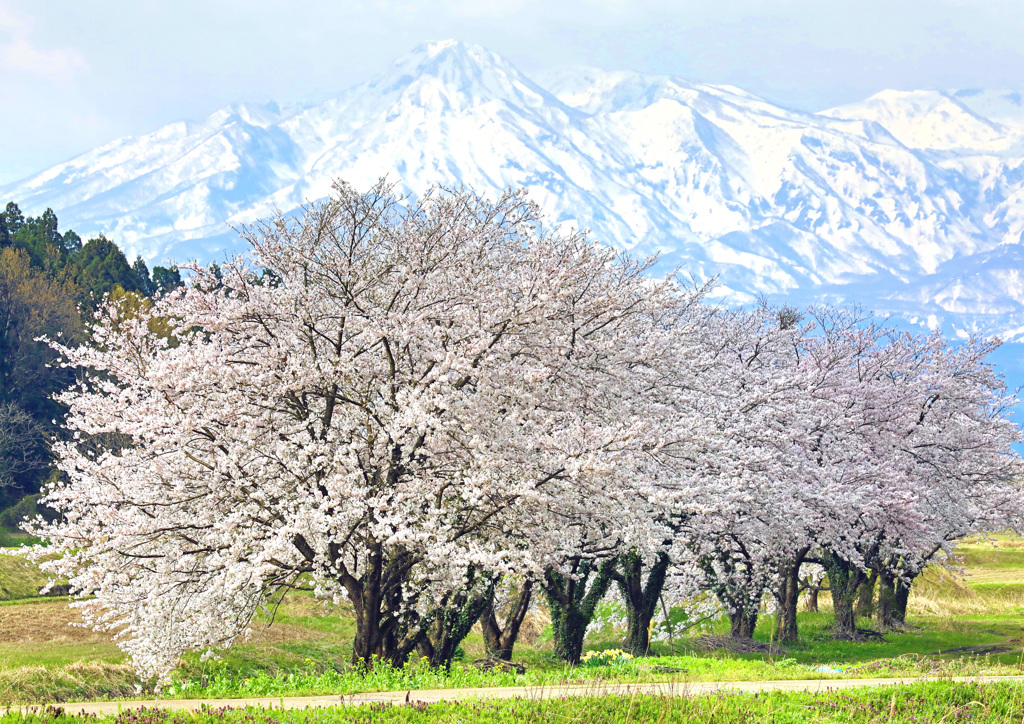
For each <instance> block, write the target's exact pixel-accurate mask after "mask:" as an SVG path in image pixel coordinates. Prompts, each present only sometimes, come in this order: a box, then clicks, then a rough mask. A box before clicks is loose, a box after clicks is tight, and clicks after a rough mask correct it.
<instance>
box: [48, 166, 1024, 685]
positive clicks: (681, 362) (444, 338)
mask: <svg viewBox="0 0 1024 724" xmlns="http://www.w3.org/2000/svg"><path fill="white" fill-rule="evenodd" d="M246 238H247V239H248V241H249V242H250V243H251V245H252V254H251V260H249V261H246V260H239V261H238V262H237V263H235V264H230V265H225V266H222V267H220V268H219V269H216V270H210V269H204V268H198V267H197V268H194V269H193V270H192V278H191V282H190V283H189V284H188V285H187V286H186V287H184V288H182V289H179V290H177V291H175V292H172V293H169V294H166V295H164V296H163V297H162V298H161V299H159V301H157V303H155V304H154V305H153V307H152V308H151V309H145V310H141V311H140V310H138V309H127V308H125V307H124V305H119V304H118V303H116V302H114V303H110V304H108V305H107V306H105V307H104V308H102V309H101V311H100V312H99V313H98V314H97V319H96V324H95V327H94V329H93V332H92V341H91V343H90V344H88V345H85V346H80V347H62V346H60V345H57V346H58V348H59V349H60V351H61V353H62V354H63V355H64V358H65V360H66V364H67V365H70V366H73V367H75V368H78V369H80V370H81V371H82V374H81V377H80V379H81V382H80V384H78V385H77V386H76V387H75V388H73V389H71V390H69V391H68V392H66V393H65V394H64V395H63V396H62V398H61V399H62V401H63V402H64V403H65V404H66V405H67V406H68V407H69V409H70V413H69V415H68V419H67V425H68V428H69V430H70V432H71V435H70V436H69V437H70V438H71V439H69V441H68V442H66V443H59V444H58V446H57V455H58V457H59V460H60V467H61V469H62V471H63V472H64V474H65V475H64V478H63V479H62V481H61V482H59V483H57V484H55V485H54V486H53V487H52V488H51V489H50V491H49V494H48V496H47V502H48V504H49V505H50V506H52V507H54V508H56V509H58V510H60V511H61V512H62V513H63V517H62V518H61V520H60V521H58V522H56V523H53V524H43V523H41V522H40V523H37V524H36V526H37V527H36V529H35V530H36V532H37V533H38V534H40V535H44V536H46V537H47V538H49V540H50V541H51V546H50V548H49V550H48V551H47V553H48V555H51V554H52V553H53V552H54V551H57V552H58V553H59V554H61V555H60V556H59V557H57V558H53V559H48V560H47V562H46V563H45V564H44V565H45V566H47V567H48V568H49V569H50V570H51V571H53V572H54V573H55V574H59V575H62V576H67V577H68V578H69V580H70V581H71V585H72V588H73V590H74V591H75V592H76V593H77V594H78V596H79V597H80V598H81V600H80V601H79V602H78V603H77V604H76V605H78V606H80V607H81V608H82V609H83V612H84V614H85V616H86V618H87V621H88V622H90V623H91V624H92V625H94V626H96V627H98V628H105V629H111V630H114V629H116V630H120V631H121V642H122V643H121V645H122V646H123V647H124V648H125V650H126V651H128V652H129V653H130V654H131V655H132V656H133V660H134V662H135V664H136V665H137V666H138V667H139V668H140V670H142V671H144V672H147V673H153V674H165V673H167V672H168V671H169V670H170V669H171V668H172V667H173V666H174V665H175V663H176V661H177V659H178V657H179V655H180V654H181V653H182V652H184V651H186V650H190V649H207V648H216V647H220V646H227V645H230V644H231V643H232V642H233V641H234V640H235V639H236V638H237V637H238V636H240V635H242V634H243V633H244V632H245V631H246V630H247V628H248V627H249V626H250V624H251V622H252V620H253V617H254V616H255V615H256V613H257V612H258V610H259V608H260V607H261V606H263V605H265V604H266V602H267V601H269V600H272V599H273V596H274V594H275V593H279V592H281V591H282V590H288V589H291V588H312V589H314V590H315V591H316V593H317V594H318V595H321V596H324V597H329V598H334V599H336V600H347V601H348V602H350V604H351V606H352V608H353V610H354V615H355V620H356V636H355V641H354V653H353V658H354V660H357V661H363V662H366V663H367V664H370V665H372V664H373V662H374V661H377V660H384V661H388V662H391V663H395V664H399V663H401V662H402V661H404V659H405V658H406V657H407V656H408V655H409V654H410V653H412V652H413V651H419V652H420V653H422V654H423V655H426V656H429V657H430V658H431V661H432V662H434V663H435V664H436V665H439V666H444V665H447V664H448V663H450V661H451V658H452V656H453V655H454V653H455V649H456V647H457V646H458V644H459V642H460V641H461V640H462V638H463V637H464V636H465V635H466V634H467V633H468V631H469V629H470V628H471V627H472V626H473V625H474V624H475V623H476V622H477V621H480V623H481V625H482V628H483V631H484V636H485V640H486V641H487V643H488V647H489V648H490V649H491V650H492V651H493V652H494V653H496V654H497V655H499V656H501V657H505V658H507V657H508V656H510V655H511V651H512V646H513V645H514V643H515V638H516V634H517V632H518V629H519V625H520V624H521V622H522V620H523V616H524V615H525V614H526V611H527V610H528V609H529V606H530V604H531V599H535V598H537V597H538V596H541V597H543V599H546V601H547V603H548V606H549V608H550V611H551V615H552V621H553V629H554V634H555V645H556V651H557V653H558V654H559V655H560V656H562V657H563V658H565V659H566V660H569V661H577V660H578V659H579V656H580V653H581V651H582V646H583V635H584V633H585V631H586V627H587V625H588V623H589V622H590V620H591V618H592V617H593V614H594V610H595V608H596V606H597V604H598V602H599V601H600V600H601V599H602V598H603V597H604V595H605V594H606V593H607V591H608V590H609V589H610V588H611V587H614V588H615V589H616V590H618V592H619V595H620V597H621V600H622V602H623V603H624V605H625V607H626V610H627V622H628V644H629V647H630V648H631V649H632V650H634V651H636V652H640V653H643V652H645V651H646V650H647V647H648V643H649V642H648V638H647V637H648V635H649V630H650V623H651V620H652V617H653V616H655V613H656V609H657V607H658V605H659V601H661V599H662V598H663V591H664V590H665V586H666V584H668V585H669V586H670V587H671V588H672V590H675V591H690V592H704V594H705V595H713V596H714V597H715V598H716V600H718V601H720V602H721V606H722V608H723V609H724V611H725V612H726V613H727V614H728V615H729V617H730V619H731V621H732V625H733V632H734V634H735V635H740V636H749V635H750V634H751V633H752V631H753V627H754V625H755V622H756V619H757V613H758V610H759V609H760V607H761V605H762V601H763V600H764V598H765V596H766V594H770V595H771V596H773V597H774V598H775V599H777V608H778V616H777V620H778V627H779V634H780V637H781V638H783V639H792V638H795V637H796V635H797V628H796V615H795V612H796V602H797V594H798V586H799V580H800V570H801V565H802V564H804V563H805V562H809V561H817V562H820V563H821V564H823V565H824V566H825V567H826V569H827V571H828V575H829V581H830V586H831V590H832V596H833V599H834V601H835V611H836V632H837V634H838V635H845V636H853V635H855V628H854V617H853V605H854V599H855V596H856V592H857V590H858V588H859V587H860V586H861V584H862V582H863V579H864V576H865V575H866V573H865V572H868V571H874V572H875V575H876V576H877V577H878V580H880V581H881V586H880V590H881V592H882V594H881V597H880V598H881V601H882V606H881V607H880V608H881V609H882V610H883V611H886V612H888V613H885V614H884V616H885V617H886V618H885V619H884V622H885V623H886V624H887V625H888V624H891V623H892V616H893V613H892V612H893V611H894V610H895V611H896V612H897V615H898V612H899V610H900V600H901V596H902V601H903V602H904V603H905V599H906V591H907V590H908V589H909V585H910V583H911V581H912V580H913V578H914V577H915V576H916V575H917V574H919V573H920V572H921V570H922V569H923V568H924V566H926V565H927V564H928V563H929V562H930V561H932V560H935V559H936V558H937V557H938V558H942V557H943V555H944V554H945V553H947V552H949V551H950V549H951V546H952V545H953V544H954V542H955V541H956V539H957V538H959V537H962V536H964V535H966V534H969V533H972V532H978V531H992V530H998V529H1003V528H1014V529H1019V528H1020V527H1021V520H1022V512H1024V505H1022V503H1024V497H1022V493H1021V489H1020V487H1019V485H1018V473H1019V468H1018V465H1019V461H1018V458H1017V457H1016V455H1015V454H1014V453H1013V451H1012V449H1011V445H1012V443H1013V442H1015V441H1016V440H1018V437H1019V433H1018V430H1017V428H1016V426H1015V425H1013V424H1012V423H1011V422H1010V421H1009V420H1008V419H1007V411H1008V406H1009V405H1010V403H1011V402H1012V397H1011V396H1010V395H1008V394H1007V392H1006V391H1005V389H1004V387H1003V384H1002V382H1001V380H1000V378H999V377H998V376H997V375H996V374H995V373H994V372H993V370H992V369H991V367H990V366H989V365H987V364H986V363H985V361H984V360H985V357H986V355H987V354H988V353H989V352H990V350H991V348H992V346H993V345H992V343H989V342H985V341H981V340H970V341H966V342H964V343H962V344H958V345H955V346H954V345H950V344H947V343H946V342H945V341H944V340H943V339H942V338H941V337H939V336H937V335H935V336H928V337H914V336H910V335H907V334H903V333H898V332H895V331H893V330H891V329H889V328H887V327H885V326H882V325H879V324H876V323H874V322H872V321H871V320H870V319H865V318H862V317H861V316H859V315H857V314H855V313H852V312H848V311H836V310H831V309H823V310H817V311H814V310H810V311H808V312H806V313H804V314H803V315H799V314H796V313H794V312H793V311H792V310H778V309H771V308H769V307H767V306H764V307H761V308H758V309H755V310H746V311H738V310H733V309H726V308H721V307H716V306H714V305H711V304H709V303H707V302H706V300H705V299H704V296H703V293H704V290H702V289H694V288H692V287H687V286H685V285H681V284H679V283H677V281H676V280H674V279H668V280H665V281H660V282H659V281H651V280H650V279H649V278H648V277H647V276H646V272H647V271H648V266H649V265H648V264H645V263H639V262H635V261H630V260H624V259H621V258H618V257H616V256H615V255H614V254H613V253H612V252H610V251H608V250H607V249H606V248H605V247H603V246H600V245H598V244H596V243H594V242H592V241H591V240H589V239H588V238H586V237H585V236H584V235H581V234H577V233H555V232H551V231H549V230H545V229H544V227H542V225H541V223H540V218H539V216H538V212H537V209H536V208H535V207H534V206H533V205H531V204H530V203H528V202H527V201H526V200H525V198H524V197H523V196H522V195H521V194H518V193H511V192H510V193H508V194H506V195H505V196H503V197H502V198H501V199H499V200H498V201H497V202H493V203H492V202H487V201H484V200H482V199H480V198H479V197H477V196H475V195H473V194H472V193H469V192H463V191H454V192H449V191H437V192H434V193H431V194H427V195H426V196H424V197H422V198H421V199H419V200H416V201H409V200H407V199H399V198H396V197H395V196H394V195H393V194H392V193H391V190H390V189H389V188H388V187H387V186H385V185H383V184H380V185H378V186H377V187H375V188H374V189H372V190H371V191H370V192H368V193H357V192H355V191H353V190H352V189H350V188H349V187H347V186H344V185H339V186H337V187H336V193H335V195H334V196H333V198H332V199H331V200H329V201H327V202H324V203H320V204H316V205H313V206H312V207H310V208H309V209H308V210H307V211H306V213H305V215H304V216H302V217H301V218H298V219H289V218H284V217H281V218H277V219H274V220H271V221H269V222H267V223H264V224H261V225H259V226H257V227H255V228H252V229H249V230H248V231H247V232H246ZM257 272H258V273H257ZM154 319H158V320H160V322H161V325H160V327H161V329H165V330H166V329H167V325H170V327H171V328H172V329H173V334H172V335H167V334H166V333H165V334H162V335H156V334H154V333H152V332H151V331H150V330H151V329H152V328H154V324H153V320H154Z"/></svg>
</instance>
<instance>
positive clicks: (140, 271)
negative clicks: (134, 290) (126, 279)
mask: <svg viewBox="0 0 1024 724" xmlns="http://www.w3.org/2000/svg"><path fill="white" fill-rule="evenodd" d="M157 268H158V269H159V267H157ZM132 271H133V272H135V276H136V277H137V278H138V280H139V286H140V288H139V291H140V292H141V293H142V294H145V295H146V296H147V297H151V296H153V294H154V292H156V284H154V283H153V280H152V279H151V278H150V276H149V267H147V266H146V262H145V260H143V258H142V257H141V256H137V257H135V263H134V264H132Z"/></svg>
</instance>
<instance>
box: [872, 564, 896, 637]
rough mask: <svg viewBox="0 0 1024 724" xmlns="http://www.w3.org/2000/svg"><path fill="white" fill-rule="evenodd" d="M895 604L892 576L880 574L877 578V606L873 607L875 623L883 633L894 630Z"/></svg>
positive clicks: (894, 588)
mask: <svg viewBox="0 0 1024 724" xmlns="http://www.w3.org/2000/svg"><path fill="white" fill-rule="evenodd" d="M895 603H896V580H895V578H894V577H893V576H892V574H890V573H887V572H884V571H883V572H882V573H880V574H879V576H878V604H877V605H876V606H875V623H876V624H877V626H878V628H880V629H882V630H883V631H889V630H891V629H892V628H894V619H893V606H894V605H895Z"/></svg>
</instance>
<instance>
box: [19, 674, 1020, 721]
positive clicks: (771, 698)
mask: <svg viewBox="0 0 1024 724" xmlns="http://www.w3.org/2000/svg"><path fill="white" fill-rule="evenodd" d="M86 719H90V720H93V721H96V720H97V719H98V718H96V717H82V716H75V715H73V714H71V713H66V712H64V711H63V710H62V709H59V708H55V707H50V708H46V709H40V710H37V711H35V712H30V713H27V714H21V713H16V712H10V713H8V714H6V715H5V716H3V717H2V718H0V724H79V723H81V722H84V721H85V720H86ZM1022 719H1024V686H1021V685H1020V684H981V685H979V684H960V683H952V682H933V683H921V684H912V685H907V686H902V687H898V688H897V687H893V688H890V687H879V688H867V689H859V690H846V691H837V692H824V693H814V694H810V693H797V692H770V693H760V694H732V693H722V694H712V695H702V696H695V697H668V696H647V695H636V696H618V695H615V696H601V697H592V698H565V699H548V700H539V699H538V700H530V699H513V700H504V701H487V702H484V701H464V702H459V703H440V704H427V705H399V706H394V705H390V704H367V705H362V706H353V707H344V706H338V707H332V708H324V709H292V710H282V709H262V708H252V707H249V708H242V709H232V708H218V709H213V708H208V709H205V710H203V711H199V712H171V711H167V710H159V709H142V710H134V711H125V712H122V713H121V714H118V715H117V716H115V717H108V718H106V719H103V721H104V722H112V724H164V723H165V722H166V724H220V723H222V722H223V723H224V724H235V723H236V722H237V723H238V724H286V723H287V724H334V723H335V722H337V723H338V724H342V723H346V724H347V723H350V722H351V723H356V722H359V723H360V724H424V723H426V722H446V723H448V724H458V723H459V722H475V723H479V724H519V723H524V724H525V723H526V722H538V721H559V722H595V723H596V722H602V723H603V722H607V723H609V724H626V723H627V722H659V724H669V723H673V724H684V723H685V724H697V723H698V722H700V723H701V724H704V723H714V724H718V723H722V724H725V723H726V722H728V723H729V724H743V723H747V724H754V723H755V722H773V724H787V723H788V722H820V723H823V724H824V723H826V722H831V723H835V724H840V723H841V724H867V723H868V722H888V723H890V724H911V723H914V724H916V723H919V722H958V723H965V722H971V723H972V724H987V723H989V722H992V723H996V722H999V723H1000V724H1001V723H1003V722H1013V721H1021V720H1022Z"/></svg>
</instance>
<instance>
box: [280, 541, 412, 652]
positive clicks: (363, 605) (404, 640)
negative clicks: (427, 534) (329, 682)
mask: <svg viewBox="0 0 1024 724" xmlns="http://www.w3.org/2000/svg"><path fill="white" fill-rule="evenodd" d="M368 548H369V551H370V552H369V555H368V556H367V558H366V567H365V570H364V572H363V575H362V577H360V578H355V577H353V576H351V575H347V574H345V573H344V566H343V565H341V566H339V567H340V568H342V571H343V575H342V577H341V583H342V585H343V586H344V587H345V590H346V591H347V592H348V597H349V601H351V603H352V608H353V609H354V612H355V619H356V634H355V638H354V639H353V642H352V663H353V664H357V665H362V666H364V667H366V668H367V669H371V668H373V666H374V665H375V664H376V663H378V662H383V663H388V664H391V665H392V666H402V665H403V664H404V663H405V660H406V659H407V658H408V657H409V654H410V653H412V652H413V650H414V649H415V648H416V646H417V644H418V643H419V641H420V638H421V637H422V636H423V633H424V632H423V630H422V629H421V628H418V626H417V622H416V621H415V620H412V619H405V620H403V619H401V618H400V617H399V613H400V612H401V611H402V608H403V601H402V586H401V581H402V580H403V579H404V577H405V576H406V574H407V573H408V571H409V569H410V568H411V567H412V565H413V564H414V562H415V557H414V556H413V555H411V554H409V553H407V552H400V553H397V554H394V555H393V556H391V557H390V558H389V559H387V560H385V556H384V549H383V546H381V545H379V544H371V545H369V546H368ZM300 549H301V546H300Z"/></svg>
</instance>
